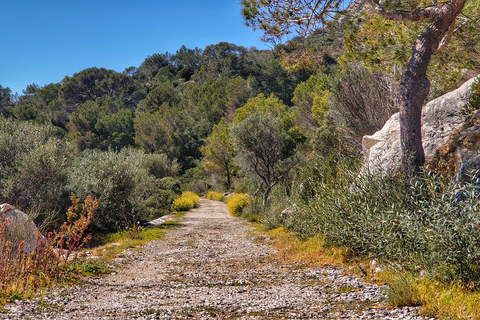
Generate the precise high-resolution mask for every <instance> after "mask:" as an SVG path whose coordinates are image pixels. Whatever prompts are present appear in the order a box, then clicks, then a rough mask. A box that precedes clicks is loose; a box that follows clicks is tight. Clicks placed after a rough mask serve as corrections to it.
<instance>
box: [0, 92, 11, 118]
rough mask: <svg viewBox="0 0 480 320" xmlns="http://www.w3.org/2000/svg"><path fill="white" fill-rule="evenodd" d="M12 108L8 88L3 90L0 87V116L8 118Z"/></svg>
mask: <svg viewBox="0 0 480 320" xmlns="http://www.w3.org/2000/svg"><path fill="white" fill-rule="evenodd" d="M13 106H14V103H13V102H12V91H11V90H10V88H8V87H7V88H4V87H2V86H1V85H0V114H2V115H4V116H8V115H9V114H10V111H11V110H12V108H13Z"/></svg>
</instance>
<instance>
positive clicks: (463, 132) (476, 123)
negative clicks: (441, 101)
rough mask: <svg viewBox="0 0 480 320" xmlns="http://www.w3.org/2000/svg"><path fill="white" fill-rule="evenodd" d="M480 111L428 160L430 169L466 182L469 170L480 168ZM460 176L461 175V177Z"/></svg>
mask: <svg viewBox="0 0 480 320" xmlns="http://www.w3.org/2000/svg"><path fill="white" fill-rule="evenodd" d="M479 150H480V111H476V112H474V113H473V114H471V115H469V116H468V117H467V118H466V119H465V121H464V122H463V124H462V125H461V126H460V127H459V128H457V129H456V130H454V131H453V133H452V135H451V136H450V138H449V139H448V141H447V142H446V143H445V144H444V145H442V146H440V147H439V148H438V149H437V150H436V152H435V153H434V154H433V155H432V156H431V157H430V159H428V160H427V165H428V167H429V169H431V170H432V171H435V172H441V173H445V174H447V175H448V176H449V177H450V178H452V177H453V176H455V175H457V176H458V177H457V180H464V178H463V177H464V176H465V175H466V174H467V171H468V170H471V169H472V170H475V169H479V168H480V161H479V159H476V158H478V155H479V153H478V151H479ZM459 174H460V175H459Z"/></svg>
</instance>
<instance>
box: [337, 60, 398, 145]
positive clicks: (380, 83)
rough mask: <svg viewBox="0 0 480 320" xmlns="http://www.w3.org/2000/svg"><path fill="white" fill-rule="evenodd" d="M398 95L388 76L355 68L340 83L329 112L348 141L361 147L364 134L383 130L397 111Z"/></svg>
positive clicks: (348, 71) (393, 83)
mask: <svg viewBox="0 0 480 320" xmlns="http://www.w3.org/2000/svg"><path fill="white" fill-rule="evenodd" d="M397 99H398V88H397V85H396V84H395V82H394V81H393V80H392V79H390V78H389V77H388V76H386V75H383V74H381V73H379V72H377V73H370V72H369V71H368V70H366V69H363V68H354V69H351V70H347V71H346V73H345V76H344V77H343V79H341V80H340V81H339V82H338V83H337V85H336V87H335V89H334V103H333V105H332V106H331V111H330V115H331V116H332V117H333V119H334V120H335V122H336V123H337V124H338V125H339V126H340V130H341V132H342V135H343V137H344V138H345V139H346V140H347V141H348V143H349V144H351V145H353V146H356V147H358V148H360V149H361V142H362V137H363V136H364V135H367V134H373V133H375V132H376V131H378V130H380V129H381V128H382V127H383V125H384V124H385V122H386V121H387V120H388V118H390V116H391V115H392V114H394V113H395V112H397V111H398V107H397V103H396V101H397Z"/></svg>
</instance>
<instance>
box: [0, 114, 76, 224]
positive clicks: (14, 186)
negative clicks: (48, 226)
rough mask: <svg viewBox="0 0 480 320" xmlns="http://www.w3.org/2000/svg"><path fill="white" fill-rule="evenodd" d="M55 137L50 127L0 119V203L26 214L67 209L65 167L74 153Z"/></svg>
mask: <svg viewBox="0 0 480 320" xmlns="http://www.w3.org/2000/svg"><path fill="white" fill-rule="evenodd" d="M55 133H56V130H55V128H54V127H52V126H45V125H42V126H41V125H34V124H30V123H26V122H17V121H14V120H12V119H5V118H0V141H1V143H0V152H1V156H0V181H1V183H0V198H1V199H0V201H2V203H5V202H7V203H12V204H15V205H16V206H17V207H18V208H19V209H21V210H24V211H27V212H28V211H29V210H30V209H33V208H34V207H35V208H37V209H40V210H45V211H46V212H47V211H54V212H55V211H59V210H64V209H65V208H66V206H67V203H66V200H68V193H66V190H65V185H66V182H67V167H68V166H69V164H70V161H71V158H72V156H73V152H72V148H71V147H70V146H69V144H66V143H62V142H61V141H59V140H57V139H56V138H55ZM65 195H66V196H67V197H65ZM62 199H63V200H62ZM37 222H41V221H37Z"/></svg>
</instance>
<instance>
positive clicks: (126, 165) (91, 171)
mask: <svg viewBox="0 0 480 320" xmlns="http://www.w3.org/2000/svg"><path fill="white" fill-rule="evenodd" d="M156 157H157V155H149V154H145V153H143V152H141V151H137V150H133V149H128V148H124V149H122V150H121V151H120V152H113V151H106V152H105V151H98V150H85V151H84V152H83V153H82V155H81V156H80V157H78V158H77V159H75V161H74V162H73V164H72V167H71V168H70V170H69V181H70V184H69V188H70V189H71V190H72V191H74V192H75V193H76V194H78V195H79V196H80V197H84V196H85V195H87V194H91V195H92V196H93V197H95V198H97V199H98V200H99V202H100V207H99V208H98V210H97V213H96V215H95V216H94V219H93V223H92V226H93V227H94V228H95V229H97V230H98V231H101V232H113V231H117V230H121V229H125V228H128V227H129V226H131V225H132V224H133V223H137V222H139V221H140V222H144V221H146V220H149V219H152V218H155V217H158V216H161V215H164V214H167V213H168V212H169V210H170V205H171V201H173V199H174V198H175V196H176V194H175V193H174V192H173V191H171V190H169V189H166V188H164V187H165V186H167V187H168V183H166V182H167V181H166V180H164V179H167V178H163V179H158V178H156V177H155V176H154V175H153V174H151V173H150V172H151V163H152V158H153V159H154V160H155V158H156Z"/></svg>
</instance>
